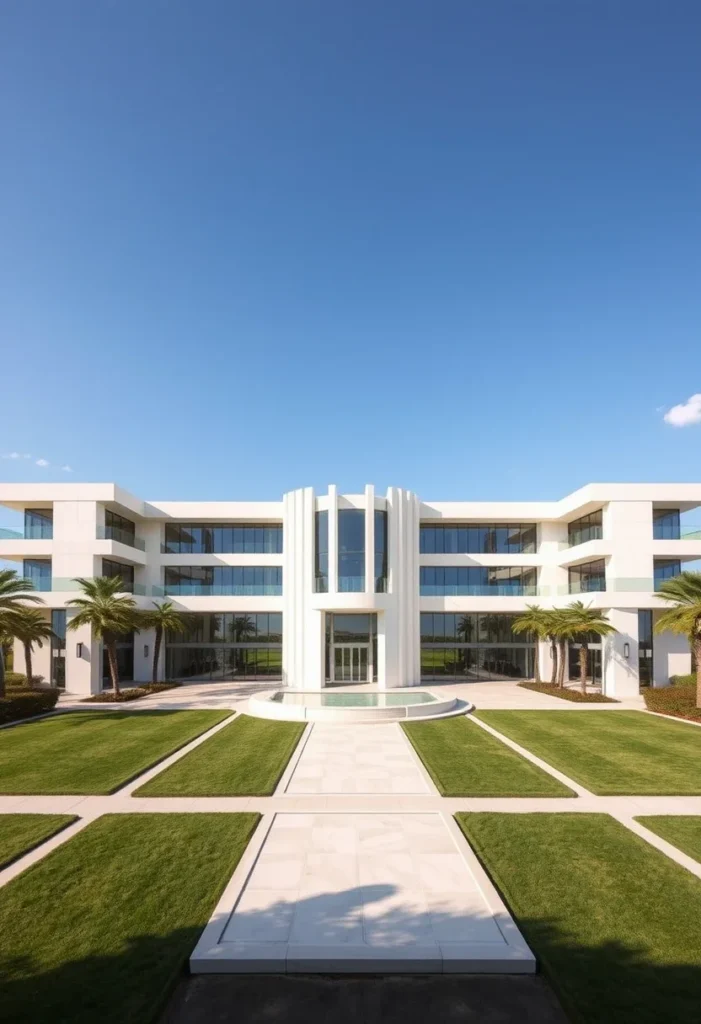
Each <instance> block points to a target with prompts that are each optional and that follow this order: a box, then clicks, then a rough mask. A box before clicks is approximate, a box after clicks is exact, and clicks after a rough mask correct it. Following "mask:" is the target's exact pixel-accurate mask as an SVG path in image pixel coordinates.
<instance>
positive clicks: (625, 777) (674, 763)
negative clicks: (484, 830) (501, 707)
mask: <svg viewBox="0 0 701 1024" xmlns="http://www.w3.org/2000/svg"><path fill="white" fill-rule="evenodd" d="M477 717H478V718H480V719H481V720H482V721H483V722H486V723H487V724H488V725H491V726H492V728H493V729H497V730H498V731H499V732H501V733H503V734H504V735H505V736H508V737H509V739H512V740H514V741H515V742H516V743H518V744H520V745H521V746H522V747H525V748H526V749H527V750H530V751H531V752H532V753H533V754H535V755H536V756H537V757H540V758H542V759H543V761H547V763H548V764H551V765H552V766H553V768H558V769H559V770H560V771H561V772H564V774H565V775H568V776H569V777H570V778H571V779H574V780H575V781H576V782H579V783H580V784H581V785H582V786H585V787H586V788H587V789H589V790H590V791H591V792H592V793H597V794H599V795H600V796H613V795H618V794H635V793H647V794H650V795H659V796H665V795H670V794H682V795H691V794H701V729H695V728H694V726H693V725H684V724H683V723H682V722H673V721H666V720H665V719H663V718H654V717H653V716H652V715H646V714H645V712H644V711H478V712H477Z"/></svg>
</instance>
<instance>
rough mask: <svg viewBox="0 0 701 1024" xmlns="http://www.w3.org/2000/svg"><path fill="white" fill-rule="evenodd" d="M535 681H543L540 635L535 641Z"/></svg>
mask: <svg viewBox="0 0 701 1024" xmlns="http://www.w3.org/2000/svg"><path fill="white" fill-rule="evenodd" d="M533 682H534V683H540V682H542V679H541V678H540V641H539V639H538V637H536V639H535V643H534V644H533Z"/></svg>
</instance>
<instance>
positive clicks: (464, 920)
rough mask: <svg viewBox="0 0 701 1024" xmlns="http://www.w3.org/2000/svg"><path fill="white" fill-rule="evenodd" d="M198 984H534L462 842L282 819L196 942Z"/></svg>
mask: <svg viewBox="0 0 701 1024" xmlns="http://www.w3.org/2000/svg"><path fill="white" fill-rule="evenodd" d="M190 968H191V970H192V971H193V972H194V973H238V972H263V973H266V972H267V973H279V972H286V973H292V972H324V973H344V972H350V973H368V972H371V973H376V972H378V971H379V972H399V973H415V972H422V973H444V972H452V971H456V972H461V973H473V972H479V973H493V972H507V973H533V972H534V971H535V959H534V957H533V954H532V953H531V951H530V950H529V948H528V946H527V945H526V943H525V941H524V939H523V937H522V936H521V934H520V932H519V931H518V929H517V928H516V925H515V924H514V922H513V919H512V918H511V916H510V915H509V913H508V911H507V910H506V908H505V906H504V904H503V902H502V901H501V899H500V897H499V896H498V894H497V892H496V890H495V889H494V887H493V886H492V884H491V882H490V881H489V879H488V878H487V876H486V874H485V872H484V870H483V869H482V867H481V865H480V864H479V862H478V860H477V858H476V857H475V855H474V853H473V852H472V850H471V849H470V847H469V845H468V843H467V842H466V841H465V839H464V838H463V836H462V834H461V833H460V830H459V829H458V828H457V826H456V825H455V823H454V822H453V821H452V819H450V818H449V817H444V816H443V815H442V814H440V813H438V812H430V813H388V812H378V813H345V814H344V813H338V812H310V813H277V814H275V815H271V816H269V817H268V818H267V819H266V820H265V821H264V822H263V823H262V824H261V827H260V828H259V830H258V833H257V834H256V836H255V837H254V840H253V842H252V844H251V846H249V849H248V851H247V852H246V855H245V856H244V859H243V860H242V862H241V864H240V865H239V867H238V869H237V871H236V872H235V874H234V876H233V878H232V880H231V882H230V884H229V885H228V886H227V889H226V891H225V893H224V895H223V897H222V899H221V901H220V903H219V905H218V907H217V908H216V910H215V912H214V915H213V917H212V919H211V921H210V923H209V924H208V926H207V928H206V929H205V931H204V932H203V934H202V937H201V938H200V941H199V943H198V945H197V948H196V949H195V951H194V953H193V955H192V957H191V960H190Z"/></svg>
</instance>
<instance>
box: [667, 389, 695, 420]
mask: <svg viewBox="0 0 701 1024" xmlns="http://www.w3.org/2000/svg"><path fill="white" fill-rule="evenodd" d="M664 418H665V423H671V425H672V426H673V427H690V426H691V425H692V423H701V394H698V395H692V396H691V398H687V400H686V402H682V403H681V404H680V405H673V406H672V408H671V409H670V410H669V411H668V412H666V413H665V414H664Z"/></svg>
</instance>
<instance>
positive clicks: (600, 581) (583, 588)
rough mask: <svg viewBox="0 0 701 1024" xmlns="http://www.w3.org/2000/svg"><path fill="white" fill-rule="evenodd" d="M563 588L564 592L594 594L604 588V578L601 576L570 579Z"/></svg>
mask: <svg viewBox="0 0 701 1024" xmlns="http://www.w3.org/2000/svg"><path fill="white" fill-rule="evenodd" d="M563 590H564V593H565V594H596V593H597V592H599V591H601V590H606V580H605V579H604V577H603V576H601V577H598V576H597V577H595V578H594V579H591V580H571V581H570V582H569V583H568V584H567V587H566V588H563Z"/></svg>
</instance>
